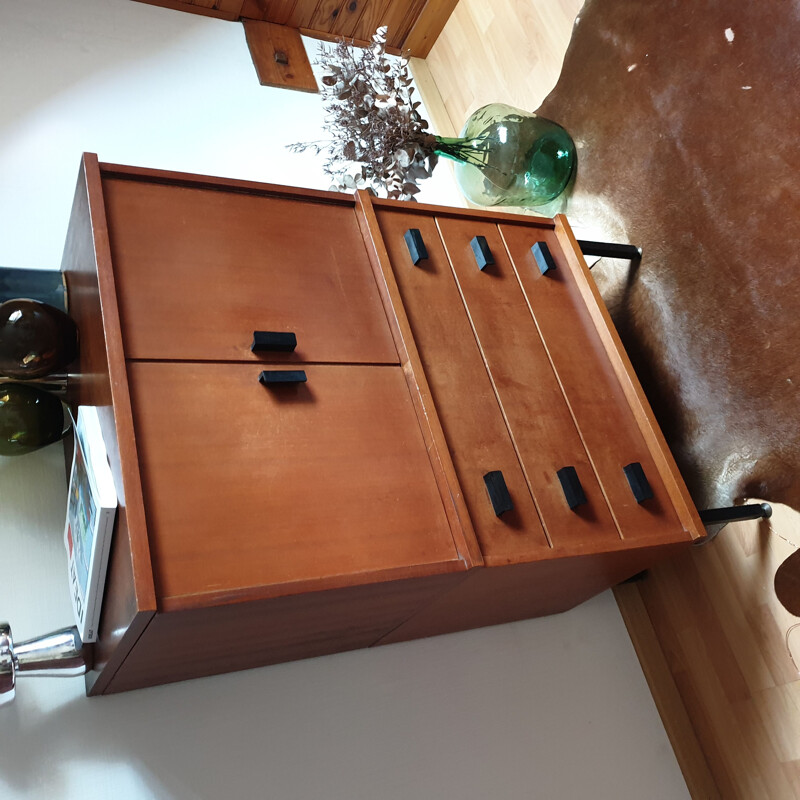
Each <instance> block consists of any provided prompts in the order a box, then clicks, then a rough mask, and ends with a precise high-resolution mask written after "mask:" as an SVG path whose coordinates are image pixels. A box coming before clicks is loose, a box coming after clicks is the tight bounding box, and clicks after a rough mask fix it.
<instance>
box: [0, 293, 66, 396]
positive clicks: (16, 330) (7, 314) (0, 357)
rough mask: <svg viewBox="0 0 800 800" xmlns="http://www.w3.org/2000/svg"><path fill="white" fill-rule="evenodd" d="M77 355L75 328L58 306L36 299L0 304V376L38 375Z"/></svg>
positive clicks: (29, 376)
mask: <svg viewBox="0 0 800 800" xmlns="http://www.w3.org/2000/svg"><path fill="white" fill-rule="evenodd" d="M77 356H78V329H77V327H76V326H75V323H74V322H73V321H72V320H71V319H70V318H69V317H68V316H67V315H66V314H65V313H64V312H63V311H61V310H60V309H58V308H55V307H53V306H50V305H47V304H46V303H40V302H39V301H38V300H26V299H18V300H6V302H5V303H2V304H0V375H5V376H6V377H8V378H14V379H16V380H26V379H29V378H41V377H44V376H45V375H50V374H52V373H53V372H56V371H58V370H61V369H63V368H64V367H66V366H67V365H68V364H69V363H70V362H72V361H74V360H75V359H76V358H77Z"/></svg>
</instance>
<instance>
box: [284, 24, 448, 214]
mask: <svg viewBox="0 0 800 800" xmlns="http://www.w3.org/2000/svg"><path fill="white" fill-rule="evenodd" d="M386 32H387V28H386V27H381V28H378V30H377V31H376V33H375V35H374V36H373V37H372V46H371V47H366V48H361V47H354V46H353V45H352V44H348V43H347V42H346V41H345V40H343V39H340V40H339V41H338V42H337V43H336V45H335V46H334V47H333V48H330V46H328V47H326V46H325V45H324V44H320V49H319V54H318V59H317V62H316V63H317V65H318V66H320V67H321V68H322V73H323V76H322V89H321V94H322V102H323V105H324V108H325V112H326V113H325V125H326V127H327V128H328V130H329V131H330V134H331V139H330V140H328V141H318V142H301V143H297V144H293V145H289V148H290V149H291V150H292V151H294V152H297V153H302V152H305V151H306V150H313V151H314V152H315V153H316V154H320V153H326V154H327V158H326V161H325V164H324V169H325V172H326V173H327V174H328V175H329V176H330V177H331V178H332V180H333V186H331V189H332V190H333V191H352V190H353V189H356V188H365V187H367V186H371V187H372V188H373V189H375V190H376V192H378V193H381V194H383V193H385V195H386V196H387V197H390V198H393V199H397V200H409V199H413V195H415V194H416V193H417V192H418V191H419V188H418V186H417V182H418V181H420V180H423V179H424V178H429V177H430V176H431V173H432V172H433V168H434V166H435V165H436V161H437V158H438V157H437V155H436V152H435V147H436V144H437V139H436V137H435V136H433V135H431V134H430V133H429V132H428V123H427V122H426V120H424V119H423V118H422V116H421V115H420V113H419V111H418V110H417V109H418V108H419V105H420V104H419V102H418V101H415V100H413V99H412V95H413V93H414V87H413V86H412V79H411V77H410V75H409V73H408V61H407V59H405V58H393V57H391V56H388V55H387V54H386Z"/></svg>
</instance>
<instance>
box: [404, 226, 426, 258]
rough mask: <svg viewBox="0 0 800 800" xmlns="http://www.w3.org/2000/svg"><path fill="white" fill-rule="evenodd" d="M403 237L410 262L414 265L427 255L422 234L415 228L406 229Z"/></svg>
mask: <svg viewBox="0 0 800 800" xmlns="http://www.w3.org/2000/svg"><path fill="white" fill-rule="evenodd" d="M403 238H404V239H405V240H406V246H407V247H408V253H409V255H410V256H411V263H412V264H414V265H415V266H416V265H417V264H419V262H420V261H422V259H423V258H427V257H428V251H427V250H426V249H425V242H423V241H422V234H421V233H420V232H419V230H418V229H417V228H411V229H409V230H407V231H406V232H405V234H404V235H403Z"/></svg>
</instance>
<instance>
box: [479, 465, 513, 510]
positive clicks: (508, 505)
mask: <svg viewBox="0 0 800 800" xmlns="http://www.w3.org/2000/svg"><path fill="white" fill-rule="evenodd" d="M483 482H484V483H485V484H486V491H487V492H489V500H490V501H491V503H492V508H493V509H494V513H495V514H496V515H497V516H498V517H499V516H500V515H501V514H505V513H506V511H511V510H512V509H513V508H514V503H513V501H512V500H511V495H510V494H509V493H508V487H507V486H506V481H505V478H503V473H502V472H501V471H500V470H499V469H496V470H494V471H493V472H487V473H486V474H485V475H484V476H483Z"/></svg>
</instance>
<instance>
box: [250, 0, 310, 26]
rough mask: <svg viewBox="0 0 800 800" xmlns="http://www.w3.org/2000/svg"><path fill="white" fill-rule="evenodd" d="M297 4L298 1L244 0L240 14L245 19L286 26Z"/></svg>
mask: <svg viewBox="0 0 800 800" xmlns="http://www.w3.org/2000/svg"><path fill="white" fill-rule="evenodd" d="M296 3H297V0H244V3H242V8H241V12H240V14H241V16H242V18H243V19H255V20H264V21H265V22H274V23H276V24H277V25H285V24H286V22H287V21H288V19H289V17H290V16H291V13H292V11H293V9H294V7H295V4H296Z"/></svg>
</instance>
